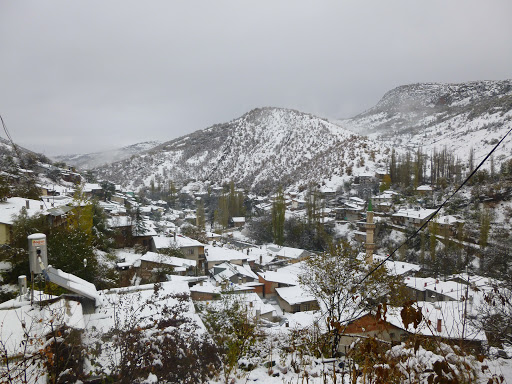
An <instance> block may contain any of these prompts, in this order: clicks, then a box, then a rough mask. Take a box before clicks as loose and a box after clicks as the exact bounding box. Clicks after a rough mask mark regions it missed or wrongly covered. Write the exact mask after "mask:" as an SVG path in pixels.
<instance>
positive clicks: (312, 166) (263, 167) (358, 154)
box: [98, 108, 389, 192]
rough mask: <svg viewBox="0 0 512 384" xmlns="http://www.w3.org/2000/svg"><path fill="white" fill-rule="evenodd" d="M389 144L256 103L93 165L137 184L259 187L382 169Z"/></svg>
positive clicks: (339, 179) (335, 181)
mask: <svg viewBox="0 0 512 384" xmlns="http://www.w3.org/2000/svg"><path fill="white" fill-rule="evenodd" d="M388 153H389V148H388V147H386V146H383V145H380V144H379V145H377V144H376V143H374V142H373V141H370V140H368V139H367V138H365V137H361V136H359V135H356V134H354V133H351V132H349V131H347V130H345V129H343V128H340V127H339V126H337V125H335V124H333V123H330V122H329V121H327V120H326V119H322V118H319V117H316V116H313V115H310V114H306V113H302V112H298V111H295V110H289V109H278V108H259V109H254V110H252V111H250V112H248V113H246V114H245V115H243V116H242V117H240V118H238V119H235V120H233V121H231V122H229V123H225V124H219V125H214V126H212V127H209V128H206V129H204V130H201V131H197V132H194V133H192V134H190V135H187V136H183V137H181V138H178V139H175V140H172V141H169V142H167V143H164V144H162V145H160V146H158V147H156V148H154V149H153V150H151V151H149V152H148V153H147V154H141V155H138V156H134V157H132V158H130V159H126V160H124V161H120V162H117V163H115V164H111V165H109V166H108V167H101V168H99V169H98V173H99V177H102V178H106V179H109V180H112V181H115V182H117V183H123V184H125V185H126V184H127V185H129V186H131V187H134V188H137V187H140V186H142V185H148V184H149V183H150V181H151V180H152V179H154V180H155V183H157V184H158V183H160V184H162V183H166V182H168V181H169V180H173V181H175V182H176V181H177V182H182V181H186V180H189V179H197V180H209V181H212V182H217V183H221V182H225V181H229V180H233V181H235V182H236V183H237V185H240V186H243V187H245V188H247V189H251V190H256V191H259V192H270V191H273V190H276V189H277V187H278V186H279V185H282V186H283V187H285V188H286V187H294V188H300V187H303V188H304V187H305V186H306V185H307V183H308V182H309V181H315V182H323V181H325V182H326V184H327V185H330V186H336V185H341V184H342V183H343V180H346V179H347V178H348V177H349V176H350V175H353V174H357V173H361V172H366V171H370V170H372V171H373V170H375V169H376V168H384V167H385V164H386V156H387V154H388Z"/></svg>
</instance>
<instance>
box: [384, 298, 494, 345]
mask: <svg viewBox="0 0 512 384" xmlns="http://www.w3.org/2000/svg"><path fill="white" fill-rule="evenodd" d="M415 305H416V306H417V307H418V308H421V313H422V315H423V319H424V320H423V321H422V322H421V323H420V324H419V326H418V328H417V329H414V327H413V325H412V324H409V327H408V328H405V326H404V324H403V321H402V318H401V315H400V311H401V310H402V308H389V307H388V311H387V313H386V320H387V321H388V322H390V323H391V324H393V325H394V326H396V327H399V328H402V329H406V330H407V331H409V332H411V333H419V334H421V335H426V336H432V335H433V336H440V337H444V338H448V339H460V338H462V336H464V338H465V339H467V340H478V341H487V337H486V336H485V333H484V332H483V331H481V330H478V329H476V328H475V327H473V326H472V324H471V322H470V321H466V322H464V307H465V303H464V302H461V301H441V302H435V303H429V302H418V303H416V304H415ZM438 320H441V331H440V332H439V331H438V330H437V325H438ZM463 332H464V333H463Z"/></svg>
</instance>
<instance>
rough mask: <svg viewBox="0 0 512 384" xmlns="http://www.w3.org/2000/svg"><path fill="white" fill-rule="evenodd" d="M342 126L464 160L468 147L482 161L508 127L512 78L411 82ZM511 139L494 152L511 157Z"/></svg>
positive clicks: (511, 122) (510, 124) (510, 125)
mask: <svg viewBox="0 0 512 384" xmlns="http://www.w3.org/2000/svg"><path fill="white" fill-rule="evenodd" d="M337 123H339V124H340V125H342V126H343V127H345V128H347V129H349V130H352V131H354V132H357V133H360V134H366V135H369V137H371V138H374V139H378V140H380V141H382V142H384V143H387V144H390V145H394V146H401V147H408V148H418V147H421V148H423V150H424V151H425V152H426V153H431V152H433V151H434V150H437V151H439V150H441V149H443V148H445V147H446V148H447V150H448V151H450V152H451V153H454V154H455V155H456V156H458V157H459V158H461V159H467V158H468V156H469V151H470V150H471V148H472V149H473V150H474V154H475V159H476V160H478V159H481V158H483V157H485V155H486V154H487V153H488V152H489V151H490V150H491V148H492V147H493V146H494V145H495V144H496V143H497V141H498V140H499V139H501V137H502V136H503V135H504V134H505V133H506V132H507V131H508V130H509V129H511V128H512V80H504V81H476V82H468V83H462V84H434V83H427V84H412V85H405V86H401V87H397V88H395V89H393V90H391V91H389V92H387V93H386V94H385V95H384V97H383V98H382V99H381V100H380V101H379V103H378V104H377V105H376V106H375V107H373V108H371V109H369V110H368V111H366V112H364V113H362V114H360V115H358V116H356V117H354V118H352V119H349V120H344V121H339V122H337ZM511 151H512V144H511V139H508V140H506V141H505V142H504V143H503V145H502V146H500V148H499V149H498V150H497V152H496V154H495V160H496V161H497V162H498V163H499V162H501V161H502V160H504V159H506V158H507V157H510V154H511Z"/></svg>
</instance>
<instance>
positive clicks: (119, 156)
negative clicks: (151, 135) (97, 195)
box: [53, 141, 161, 169]
mask: <svg viewBox="0 0 512 384" xmlns="http://www.w3.org/2000/svg"><path fill="white" fill-rule="evenodd" d="M159 144H161V142H160V141H146V142H144V143H137V144H133V145H129V146H126V147H123V148H119V149H113V150H110V151H103V152H95V153H86V154H83V155H59V156H53V159H54V160H56V161H63V162H65V163H66V164H68V165H72V166H74V167H77V168H80V169H91V168H95V167H100V166H102V165H105V164H109V163H113V162H116V161H121V160H124V159H127V158H129V157H131V156H133V155H136V154H139V153H141V152H145V151H148V150H149V149H151V148H154V147H156V146H157V145H159Z"/></svg>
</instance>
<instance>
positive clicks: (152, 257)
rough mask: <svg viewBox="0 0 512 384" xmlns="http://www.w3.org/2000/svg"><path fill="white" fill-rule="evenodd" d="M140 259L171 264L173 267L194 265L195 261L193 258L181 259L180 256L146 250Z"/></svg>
mask: <svg viewBox="0 0 512 384" xmlns="http://www.w3.org/2000/svg"><path fill="white" fill-rule="evenodd" d="M140 260H141V261H148V262H152V263H158V264H165V265H171V266H174V267H184V268H188V267H195V266H196V261H195V260H188V259H183V258H181V257H173V256H167V255H162V254H160V253H155V252H147V253H146V254H145V255H144V256H142V257H141V258H140Z"/></svg>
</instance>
